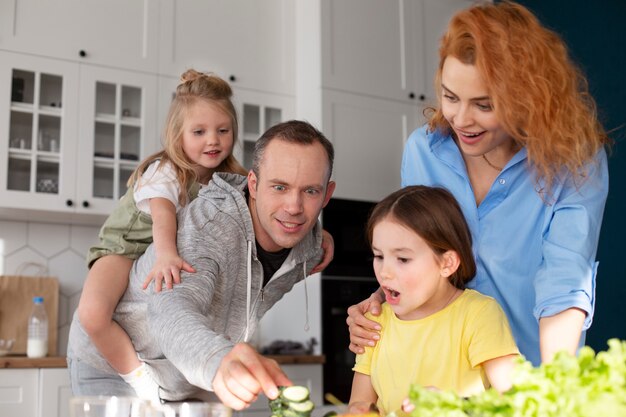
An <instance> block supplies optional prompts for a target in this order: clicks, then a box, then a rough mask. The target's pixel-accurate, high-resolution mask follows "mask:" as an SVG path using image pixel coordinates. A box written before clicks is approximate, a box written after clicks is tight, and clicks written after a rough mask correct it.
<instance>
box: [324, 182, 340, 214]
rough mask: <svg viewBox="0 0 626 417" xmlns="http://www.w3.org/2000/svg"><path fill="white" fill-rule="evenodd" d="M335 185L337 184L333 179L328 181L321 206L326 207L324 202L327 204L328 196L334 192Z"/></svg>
mask: <svg viewBox="0 0 626 417" xmlns="http://www.w3.org/2000/svg"><path fill="white" fill-rule="evenodd" d="M336 185H337V184H336V183H335V181H328V185H326V196H325V197H324V205H323V206H322V208H324V207H326V204H328V202H329V201H330V198H331V197H332V196H333V193H334V192H335V186H336Z"/></svg>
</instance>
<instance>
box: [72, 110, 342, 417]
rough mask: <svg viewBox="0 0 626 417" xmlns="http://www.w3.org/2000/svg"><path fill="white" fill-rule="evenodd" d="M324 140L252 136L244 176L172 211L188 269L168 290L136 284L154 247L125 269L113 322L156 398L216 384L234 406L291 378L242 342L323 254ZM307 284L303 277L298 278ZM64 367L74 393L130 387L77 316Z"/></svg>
mask: <svg viewBox="0 0 626 417" xmlns="http://www.w3.org/2000/svg"><path fill="white" fill-rule="evenodd" d="M333 157H334V151H333V147H332V144H331V143H330V142H329V141H328V140H327V139H326V138H325V137H324V136H323V134H322V133H321V132H319V131H318V130H316V129H315V128H314V127H312V126H311V125H310V124H308V123H306V122H301V121H290V122H285V123H281V124H279V125H276V126H274V127H272V128H270V129H269V130H268V131H267V132H265V134H264V135H263V136H262V137H261V138H260V139H259V140H258V141H257V143H256V146H255V154H254V160H253V168H252V170H251V171H250V173H249V174H248V176H247V178H246V177H243V176H240V175H236V174H225V173H216V174H215V175H214V176H213V178H212V181H211V182H210V183H209V185H208V186H207V187H205V188H203V189H202V190H201V191H200V194H199V196H198V198H197V199H195V200H194V201H193V202H191V203H190V204H189V205H188V206H187V207H186V208H185V209H183V210H182V211H181V212H180V213H179V216H178V236H177V245H178V252H179V254H180V256H181V257H182V258H183V259H185V260H186V261H187V262H189V263H191V264H192V266H193V267H194V268H195V270H196V272H195V273H184V272H183V273H182V275H181V278H182V282H181V283H180V284H178V285H175V286H174V289H173V290H169V291H162V292H154V291H152V290H151V289H149V290H146V291H144V290H142V282H143V279H144V277H145V276H146V275H147V274H148V272H149V271H150V270H151V268H152V264H153V263H154V261H155V259H156V256H155V248H154V245H151V246H150V247H149V248H148V250H147V251H146V252H145V253H144V255H142V256H141V257H140V258H139V259H138V260H137V261H135V263H134V265H133V269H132V270H131V275H130V281H129V285H128V288H127V290H126V293H125V294H124V296H123V297H122V299H121V300H120V302H119V304H118V306H117V308H116V311H115V314H114V316H113V319H114V320H116V321H117V322H118V323H119V324H120V325H121V326H122V328H124V329H125V330H126V332H127V333H128V335H129V336H130V338H131V340H132V342H133V344H134V346H135V350H136V351H137V354H138V355H139V357H140V359H141V360H142V361H144V362H145V363H146V364H147V365H148V369H149V372H150V375H151V377H152V379H153V380H154V381H155V382H156V383H157V384H158V386H159V389H158V395H159V397H160V398H161V399H162V400H169V401H180V400H184V399H188V398H193V397H197V396H198V395H201V393H202V391H213V392H215V394H217V396H218V397H219V399H220V400H221V401H222V402H223V403H225V404H226V405H228V406H230V407H232V408H235V409H242V408H245V407H246V406H247V405H248V404H250V403H251V402H252V401H254V400H255V399H256V397H257V395H258V394H260V393H261V392H264V393H265V394H266V395H267V396H268V397H269V398H275V397H276V395H277V393H278V391H277V386H278V385H284V384H289V380H288V378H287V377H286V376H285V375H284V373H283V372H282V371H281V370H280V368H279V367H278V365H277V364H276V362H275V361H272V360H269V359H267V358H264V357H262V356H261V355H259V354H258V353H257V352H256V351H255V350H254V349H253V348H252V347H251V346H250V345H248V344H246V343H245V342H246V341H247V340H248V339H249V337H250V336H251V335H252V334H253V332H254V331H255V328H256V326H257V324H258V322H259V320H260V319H261V317H263V315H264V314H265V313H266V312H267V311H268V309H269V308H270V307H272V306H273V305H274V304H275V303H276V302H277V301H278V300H280V299H281V298H282V296H283V295H284V294H285V293H287V292H288V291H290V290H291V288H292V287H293V285H294V284H295V283H297V282H299V281H300V280H303V279H305V278H306V276H307V275H308V274H309V273H310V271H311V270H312V269H313V268H314V267H315V266H316V265H317V264H318V263H319V261H320V259H321V258H322V249H321V242H322V233H321V231H322V229H321V227H320V225H319V222H318V216H319V214H320V212H321V210H322V208H323V207H324V206H325V205H326V204H327V203H328V200H329V199H330V197H331V195H332V193H333V191H334V188H335V184H334V182H333V181H330V176H331V173H332V164H333ZM305 287H306V281H305ZM68 366H69V368H70V377H71V382H72V391H73V392H74V394H75V395H135V392H134V391H133V389H132V388H131V387H130V386H129V385H128V384H126V382H124V380H123V379H122V378H121V377H120V376H119V375H118V374H117V373H116V372H115V370H113V368H111V367H110V366H109V364H108V363H107V362H106V360H105V359H104V358H103V357H102V356H101V355H100V353H99V352H98V350H97V349H96V348H95V347H94V346H93V344H92V343H91V341H90V340H89V337H88V336H87V335H86V333H85V332H84V330H83V328H82V326H81V324H80V322H79V320H78V316H77V315H76V314H75V315H74V318H73V321H72V326H71V329H70V337H69V345H68Z"/></svg>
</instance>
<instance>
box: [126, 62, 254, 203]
mask: <svg viewBox="0 0 626 417" xmlns="http://www.w3.org/2000/svg"><path fill="white" fill-rule="evenodd" d="M232 95H233V91H232V89H231V88H230V85H228V83H227V82H226V81H224V80H222V79H221V78H220V77H218V76H216V75H213V74H209V73H202V72H198V71H196V70H193V69H190V70H187V71H185V72H184V73H183V74H182V75H181V82H180V84H179V85H178V87H177V88H176V94H175V96H174V99H173V100H172V104H171V105H170V110H169V113H168V115H167V120H166V123H165V132H164V135H163V141H164V148H163V150H161V151H159V152H157V153H155V154H152V155H150V156H148V157H147V158H146V159H144V160H143V161H142V162H141V164H139V166H138V167H137V169H135V171H134V172H133V174H132V175H131V177H130V179H129V180H128V187H132V186H134V185H135V183H136V182H137V181H139V179H140V178H141V175H142V174H143V172H144V171H145V170H146V168H147V167H148V165H150V164H151V163H153V162H154V161H156V160H159V159H160V160H161V162H170V163H171V164H172V166H173V167H174V169H175V171H176V177H177V179H178V182H179V183H180V195H179V200H180V204H181V205H182V206H184V205H185V204H186V203H187V202H188V190H189V189H190V187H191V185H192V184H193V183H194V182H195V181H198V180H200V178H198V176H197V174H196V172H195V170H194V164H193V162H191V160H189V158H188V157H187V155H185V152H184V151H183V141H182V139H183V123H184V120H185V116H186V114H187V111H188V109H189V108H190V107H191V106H192V105H193V104H195V103H197V102H198V101H199V100H205V101H207V102H209V103H211V104H214V105H216V106H218V107H219V108H220V109H221V110H222V111H223V112H224V113H225V114H227V115H228V116H230V119H231V122H232V129H233V149H234V147H235V144H236V143H237V132H238V130H239V127H238V124H237V112H236V110H235V106H234V105H233V103H232V101H231V97H232ZM162 166H163V165H160V167H162ZM213 172H234V173H237V174H241V175H245V174H246V173H247V172H246V170H245V169H244V168H243V167H242V166H241V164H239V162H237V160H236V159H235V157H234V156H233V155H232V153H231V154H230V155H228V157H227V158H226V159H224V161H223V162H222V163H221V164H220V165H219V166H218V167H217V168H215V170H213Z"/></svg>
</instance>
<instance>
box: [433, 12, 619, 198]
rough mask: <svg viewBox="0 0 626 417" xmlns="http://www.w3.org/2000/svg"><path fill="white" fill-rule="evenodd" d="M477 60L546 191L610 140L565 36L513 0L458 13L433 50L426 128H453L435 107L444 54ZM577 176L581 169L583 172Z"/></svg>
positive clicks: (500, 114)
mask: <svg viewBox="0 0 626 417" xmlns="http://www.w3.org/2000/svg"><path fill="white" fill-rule="evenodd" d="M448 56H454V57H455V58H457V59H459V60H460V61H461V62H463V63H464V64H468V65H475V66H476V68H477V70H478V71H479V73H480V74H481V76H482V78H483V80H484V82H485V84H486V86H487V89H488V94H489V96H490V97H491V100H492V103H493V108H494V111H495V113H496V116H497V117H498V119H499V120H500V123H502V126H503V127H504V129H505V130H506V131H507V133H508V134H509V135H511V137H512V138H513V139H514V141H515V142H516V143H517V144H518V145H519V146H525V147H526V149H527V152H528V161H529V163H531V164H532V165H533V166H534V168H535V170H536V173H537V178H536V182H537V183H538V184H539V183H540V181H542V182H545V184H546V188H547V189H546V190H544V191H547V192H548V193H549V192H550V190H551V188H552V186H553V184H554V182H555V181H556V180H557V179H558V176H559V173H560V172H562V169H563V168H565V169H566V170H567V171H569V172H571V173H572V174H574V175H575V178H578V179H582V178H584V176H585V173H584V172H582V171H581V168H582V167H583V166H584V165H585V164H586V163H587V162H589V161H591V160H592V159H593V157H594V155H595V154H596V152H598V150H599V149H600V148H601V147H602V146H603V145H604V144H607V143H608V142H609V140H608V137H607V135H606V133H605V131H604V129H603V127H602V126H601V125H600V123H599V121H598V118H597V114H596V104H595V101H594V100H593V98H592V97H591V95H590V94H589V90H588V85H587V80H586V79H585V77H584V75H583V74H582V72H581V71H580V70H579V69H578V67H577V66H576V65H575V64H574V63H573V62H572V61H571V60H570V57H569V55H568V52H567V47H566V45H565V44H564V42H563V40H562V39H561V38H560V37H559V36H558V35H557V34H556V33H554V32H552V31H550V30H548V29H546V28H545V27H543V26H542V25H541V24H540V22H539V21H538V20H537V18H536V17H535V16H534V15H533V14H532V13H531V12H530V11H529V10H528V9H526V8H524V7H523V6H521V5H519V4H516V3H513V2H502V3H498V4H483V5H477V6H473V7H470V8H469V9H467V10H463V11H461V12H459V13H457V14H456V15H455V16H454V17H453V18H452V19H451V20H450V23H449V24H448V29H447V32H446V33H445V34H444V36H443V38H442V39H441V45H440V48H439V68H438V71H437V75H436V79H435V91H437V92H438V93H437V96H438V100H439V105H438V108H437V109H432V110H433V113H432V115H431V117H430V121H429V129H430V130H431V131H434V130H439V131H441V132H443V133H446V134H452V132H451V128H450V125H449V124H448V122H447V121H446V119H445V118H444V117H443V114H442V111H441V72H442V68H443V64H444V61H445V59H446V57H448ZM581 174H582V175H581Z"/></svg>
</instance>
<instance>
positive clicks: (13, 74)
mask: <svg viewBox="0 0 626 417" xmlns="http://www.w3.org/2000/svg"><path fill="white" fill-rule="evenodd" d="M155 120H156V75H148V74H141V73H138V72H133V71H122V70H114V69H110V68H103V67H97V66H89V65H85V64H83V65H79V64H74V63H71V62H67V61H62V60H55V59H48V58H41V57H35V56H31V55H25V54H14V53H11V52H2V51H0V127H1V129H2V131H0V167H1V169H0V201H1V203H0V208H2V209H3V210H2V213H3V217H5V218H7V217H8V218H16V219H29V218H35V216H38V215H39V216H40V215H41V212H42V211H46V213H47V215H46V219H48V220H50V221H55V220H58V221H77V222H86V223H89V222H96V223H99V222H101V221H102V216H103V215H107V214H108V213H109V212H110V211H111V209H112V208H113V206H114V205H115V203H116V201H117V199H119V197H120V196H121V195H123V193H124V191H125V190H126V186H125V183H126V179H127V178H128V176H129V175H130V173H131V172H132V170H133V169H134V167H135V166H137V164H138V162H139V160H140V159H141V158H143V157H144V156H146V155H147V153H148V152H151V151H153V150H154V149H155V148H156V144H155V142H156V135H155V132H154V130H155V129H154V124H155ZM7 209H8V214H7ZM76 214H80V215H81V216H78V217H77V216H75V215H76ZM68 215H70V216H68ZM39 218H40V219H41V217H39Z"/></svg>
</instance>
